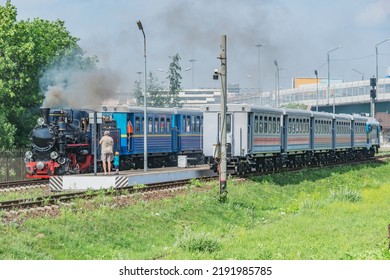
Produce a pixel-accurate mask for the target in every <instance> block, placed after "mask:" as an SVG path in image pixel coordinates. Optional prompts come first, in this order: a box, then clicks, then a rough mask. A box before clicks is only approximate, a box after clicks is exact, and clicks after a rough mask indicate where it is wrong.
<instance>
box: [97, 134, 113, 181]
mask: <svg viewBox="0 0 390 280" xmlns="http://www.w3.org/2000/svg"><path fill="white" fill-rule="evenodd" d="M99 144H100V145H101V146H102V164H103V170H104V175H107V171H108V175H111V161H112V160H113V159H114V154H113V148H114V140H113V139H112V137H111V136H110V132H109V131H105V132H104V136H103V137H102V138H101V139H100V142H99ZM106 163H107V168H106Z"/></svg>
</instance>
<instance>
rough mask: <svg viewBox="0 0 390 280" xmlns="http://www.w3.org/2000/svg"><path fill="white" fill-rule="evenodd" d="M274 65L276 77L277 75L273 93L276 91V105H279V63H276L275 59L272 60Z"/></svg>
mask: <svg viewBox="0 0 390 280" xmlns="http://www.w3.org/2000/svg"><path fill="white" fill-rule="evenodd" d="M274 65H275V67H276V77H277V82H276V89H275V93H276V107H278V106H279V104H278V103H279V65H278V62H277V61H276V59H275V60H274Z"/></svg>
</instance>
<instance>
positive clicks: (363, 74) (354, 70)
mask: <svg viewBox="0 0 390 280" xmlns="http://www.w3.org/2000/svg"><path fill="white" fill-rule="evenodd" d="M352 71H355V72H356V73H359V74H360V75H362V81H363V80H364V73H362V72H360V71H358V70H356V69H352Z"/></svg>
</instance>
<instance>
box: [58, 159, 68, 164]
mask: <svg viewBox="0 0 390 280" xmlns="http://www.w3.org/2000/svg"><path fill="white" fill-rule="evenodd" d="M57 161H58V163H59V164H65V162H66V159H65V158H64V157H60V158H59V159H58V160H57Z"/></svg>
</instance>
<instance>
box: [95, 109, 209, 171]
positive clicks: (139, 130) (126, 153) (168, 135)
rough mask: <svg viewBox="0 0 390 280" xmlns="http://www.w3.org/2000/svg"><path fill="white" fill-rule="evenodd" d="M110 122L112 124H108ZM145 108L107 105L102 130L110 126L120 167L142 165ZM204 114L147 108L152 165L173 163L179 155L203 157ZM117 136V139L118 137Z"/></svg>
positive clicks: (187, 110)
mask: <svg viewBox="0 0 390 280" xmlns="http://www.w3.org/2000/svg"><path fill="white" fill-rule="evenodd" d="M108 123H111V124H112V125H111V126H108V125H106V124H108ZM144 123H145V122H144V109H143V107H136V106H123V105H121V106H104V107H103V124H102V126H101V131H100V134H102V133H103V132H104V130H110V131H111V132H112V133H111V135H113V138H114V142H115V147H114V148H115V150H117V151H119V153H120V158H121V165H122V166H121V167H122V168H125V169H128V168H141V167H142V166H143V160H144ZM202 126H203V114H202V113H201V112H200V111H199V110H190V109H186V110H184V109H177V108H152V107H148V108H147V117H146V129H147V131H146V132H147V133H146V135H147V137H146V141H147V155H148V166H149V167H162V166H174V165H176V164H177V156H178V155H187V156H188V157H191V158H196V159H199V161H201V160H202V158H203V157H202V150H201V148H202V147H201V146H202V139H203V137H202ZM116 138H118V140H117V141H116Z"/></svg>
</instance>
